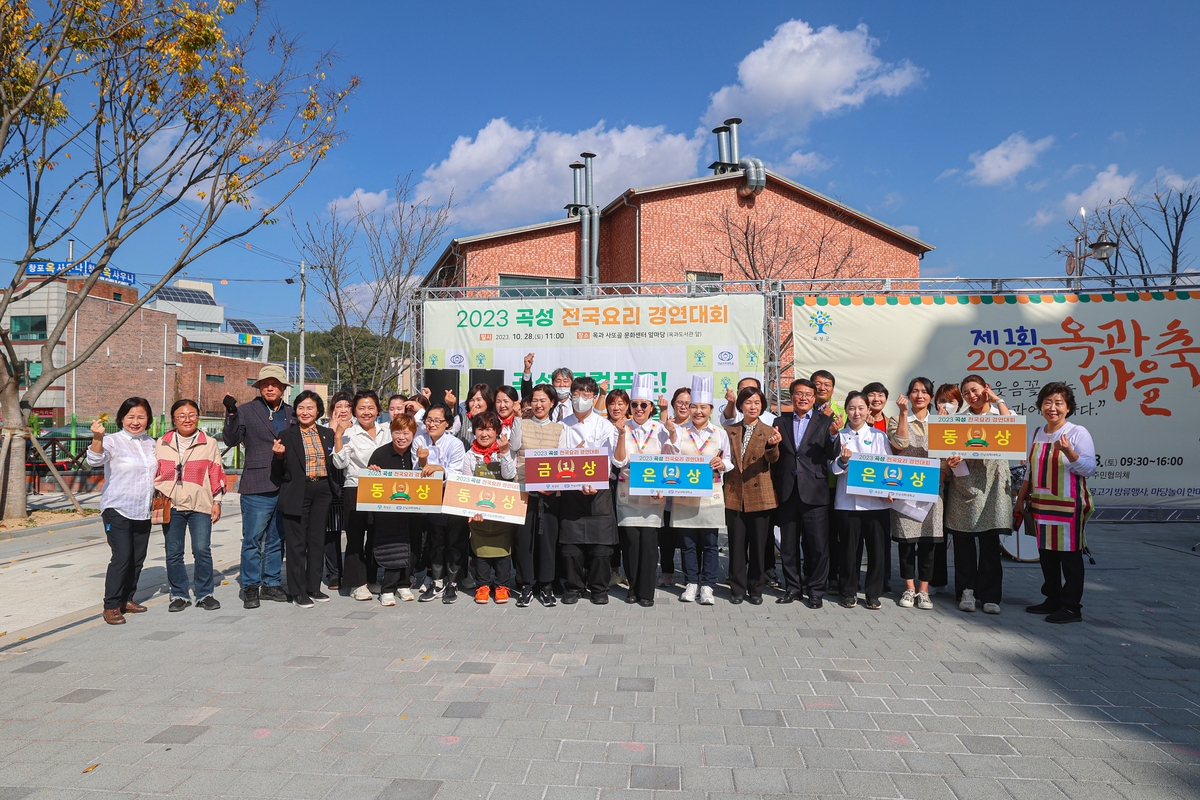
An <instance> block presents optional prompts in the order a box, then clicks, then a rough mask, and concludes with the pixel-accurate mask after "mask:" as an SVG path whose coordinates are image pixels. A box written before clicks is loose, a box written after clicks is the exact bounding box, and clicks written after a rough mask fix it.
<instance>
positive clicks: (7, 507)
mask: <svg viewBox="0 0 1200 800" xmlns="http://www.w3.org/2000/svg"><path fill="white" fill-rule="evenodd" d="M0 415H3V417H4V423H3V424H4V430H5V432H6V433H9V434H10V435H11V436H12V443H11V444H10V445H9V448H8V463H7V464H0V470H3V473H2V474H3V478H4V480H3V482H2V483H0V486H3V487H4V519H18V520H23V519H25V518H26V517H27V516H28V513H27V510H26V507H25V437H26V435H27V433H26V428H25V415H24V414H22V413H21V395H20V389H19V387H18V386H17V381H16V380H15V379H13V378H8V379H7V380H0Z"/></svg>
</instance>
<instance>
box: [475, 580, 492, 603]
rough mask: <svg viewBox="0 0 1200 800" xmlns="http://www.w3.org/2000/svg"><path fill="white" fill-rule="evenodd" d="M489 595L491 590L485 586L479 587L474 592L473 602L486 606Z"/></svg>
mask: <svg viewBox="0 0 1200 800" xmlns="http://www.w3.org/2000/svg"><path fill="white" fill-rule="evenodd" d="M490 594H491V589H489V588H488V587H487V586H486V585H484V586H480V587H479V588H478V589H476V590H475V602H476V603H479V604H480V605H484V606H486V605H487V601H488V596H489V595H490Z"/></svg>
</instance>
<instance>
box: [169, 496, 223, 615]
mask: <svg viewBox="0 0 1200 800" xmlns="http://www.w3.org/2000/svg"><path fill="white" fill-rule="evenodd" d="M188 531H191V534H192V560H193V561H195V562H196V565H195V568H194V569H193V570H192V579H193V582H194V583H195V584H196V599H197V600H203V599H204V598H206V597H208V596H209V595H211V594H212V593H213V561H212V546H211V542H212V516H211V515H210V514H208V512H205V511H180V510H178V509H172V510H171V522H170V524H169V525H167V529H166V530H165V531H164V532H163V535H164V537H165V538H166V540H167V583H169V584H171V599H172V600H174V599H175V598H180V599H183V600H188V599H190V595H189V594H188V576H187V567H185V566H184V565H183V539H184V536H185V535H186V534H187V532H188Z"/></svg>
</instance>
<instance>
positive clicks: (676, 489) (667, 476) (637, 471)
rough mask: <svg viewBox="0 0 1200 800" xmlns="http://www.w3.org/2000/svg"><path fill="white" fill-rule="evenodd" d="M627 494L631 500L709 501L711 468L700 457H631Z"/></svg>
mask: <svg viewBox="0 0 1200 800" xmlns="http://www.w3.org/2000/svg"><path fill="white" fill-rule="evenodd" d="M629 493H630V494H631V495H635V496H637V495H642V496H646V495H662V496H663V497H710V496H712V493H713V470H712V465H711V464H709V459H707V458H705V457H704V456H655V455H634V456H631V457H630V459H629Z"/></svg>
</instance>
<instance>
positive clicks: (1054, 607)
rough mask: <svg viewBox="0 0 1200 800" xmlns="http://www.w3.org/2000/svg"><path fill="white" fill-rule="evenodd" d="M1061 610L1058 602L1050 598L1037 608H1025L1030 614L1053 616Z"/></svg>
mask: <svg viewBox="0 0 1200 800" xmlns="http://www.w3.org/2000/svg"><path fill="white" fill-rule="evenodd" d="M1059 608H1061V606H1059V604H1058V602H1057V601H1055V600H1051V599H1049V598H1046V599H1045V600H1044V601H1042V602H1041V603H1038V604H1037V605H1036V606H1025V610H1026V611H1027V612H1029V613H1030V614H1053V613H1054V612H1055V611H1058V609H1059Z"/></svg>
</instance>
